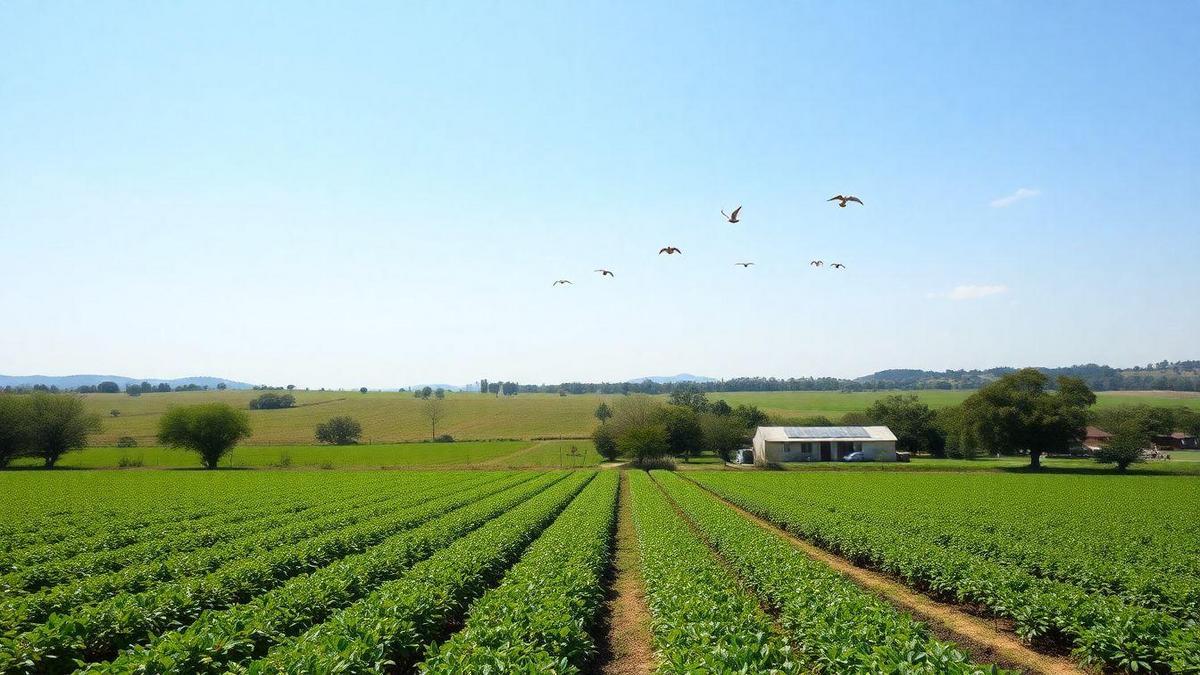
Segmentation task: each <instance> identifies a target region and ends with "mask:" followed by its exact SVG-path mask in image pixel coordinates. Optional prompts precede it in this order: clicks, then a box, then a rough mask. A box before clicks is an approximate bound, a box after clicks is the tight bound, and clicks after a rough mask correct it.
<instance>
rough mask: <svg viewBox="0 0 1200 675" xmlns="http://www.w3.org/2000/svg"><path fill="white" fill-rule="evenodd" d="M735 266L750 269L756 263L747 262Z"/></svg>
mask: <svg viewBox="0 0 1200 675" xmlns="http://www.w3.org/2000/svg"><path fill="white" fill-rule="evenodd" d="M733 264H734V265H741V266H742V267H749V266H751V265H753V264H754V263H752V262H746V263H733Z"/></svg>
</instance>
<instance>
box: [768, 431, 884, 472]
mask: <svg viewBox="0 0 1200 675" xmlns="http://www.w3.org/2000/svg"><path fill="white" fill-rule="evenodd" d="M852 452H862V453H863V455H864V456H865V459H867V460H870V461H875V462H894V461H896V435H895V434H893V433H892V430H891V429H889V428H887V427H759V428H758V431H756V432H755V433H754V464H755V465H757V466H765V465H767V464H780V463H783V462H836V461H840V460H842V459H844V458H845V457H846V456H847V455H849V454H850V453H852Z"/></svg>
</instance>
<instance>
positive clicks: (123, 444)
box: [117, 436, 138, 448]
mask: <svg viewBox="0 0 1200 675" xmlns="http://www.w3.org/2000/svg"><path fill="white" fill-rule="evenodd" d="M137 446H138V442H137V439H136V438H134V437H133V436H122V437H120V438H118V439H117V447H118V448H136V447H137Z"/></svg>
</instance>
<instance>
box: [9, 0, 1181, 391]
mask: <svg viewBox="0 0 1200 675" xmlns="http://www.w3.org/2000/svg"><path fill="white" fill-rule="evenodd" d="M1197 44H1200V4H1198V3H1195V2H1161V3H1118V2H1107V1H1101V2H1062V3H1042V2H1032V1H1031V2H1016V1H1006V2H972V3H960V2H951V1H947V2H922V3H838V4H837V5H836V6H833V5H829V4H828V3H817V2H804V3H790V2H755V3H725V2H712V3H705V2H662V3H642V2H607V1H606V2H582V1H581V2H569V3H566V2H564V3H544V2H494V3H483V2H452V3H393V2H378V3H369V2H351V3H334V2H314V3H290V2H256V3H242V2H209V1H206V2H178V3H145V2H136V3H135V2H129V3H124V2H103V3H100V2H59V3H44V2H35V1H25V2H8V3H3V4H0V275H2V277H0V278H2V279H3V282H2V283H0V373H5V374H18V375H27V374H34V373H37V374H45V375H65V374H72V373H104V374H120V375H128V376H132V377H162V378H167V377H181V376H191V375H213V376H222V377H228V378H232V379H236V380H242V381H248V382H253V383H270V384H277V385H278V384H284V383H294V384H296V385H297V386H312V387H319V386H326V387H358V386H368V387H372V388H376V387H378V388H385V387H397V386H404V385H408V384H412V383H421V382H446V383H453V384H457V383H467V382H471V381H475V380H478V379H480V378H488V379H491V380H514V381H520V382H527V383H555V382H560V381H574V380H580V381H600V380H607V381H615V380H624V379H628V378H632V377H639V376H645V375H660V374H672V373H677V372H684V371H686V372H691V373H698V374H703V375H708V376H714V377H733V376H748V375H762V376H778V377H788V376H806V375H812V376H840V377H856V376H860V375H865V374H868V373H871V372H873V371H875V370H879V369H884V368H928V369H936V370H941V369H946V368H986V367H992V366H997V365H1010V366H1023V365H1047V366H1053V365H1068V364H1073V363H1086V362H1097V363H1106V364H1110V365H1117V366H1121V365H1125V366H1132V365H1134V364H1145V363H1148V362H1151V361H1158V360H1160V359H1171V360H1176V359H1196V358H1200V273H1198V272H1200V269H1198V263H1197V261H1198V257H1197V255H1198V254H1197V251H1200V189H1198V188H1200V179H1198V176H1200V79H1197V77H1196V73H1197V72H1200V49H1197V48H1196V45H1197ZM838 193H846V194H853V195H857V196H859V197H860V198H862V200H863V202H864V204H863V205H862V206H859V205H857V204H853V203H851V204H850V205H849V206H848V207H847V208H844V209H842V208H838V207H837V206H835V205H834V204H831V203H829V202H827V201H826V199H828V198H829V197H830V196H832V195H834V194H838ZM738 205H741V206H743V209H742V212H741V222H739V223H737V224H730V223H727V222H725V221H724V219H723V218H722V217H721V214H720V210H721V209H725V210H726V212H728V210H729V209H731V208H733V207H736V206H738ZM668 245H671V246H676V247H679V248H680V249H682V251H683V253H682V254H681V255H673V256H666V255H659V254H658V250H659V249H660V248H662V247H664V246H668ZM813 259H821V260H824V261H826V263H827V265H826V266H824V267H821V268H815V267H812V266H810V265H809V261H810V260H813ZM739 261H753V262H754V263H755V265H754V266H752V267H749V268H742V267H737V266H735V265H734V263H735V262H739ZM832 262H840V263H843V264H845V265H846V268H845V269H839V270H835V269H833V268H831V267H829V266H828V263H832ZM596 268H607V269H610V270H612V271H613V272H614V274H615V276H614V277H611V278H610V277H603V278H602V277H601V276H600V275H598V274H596V273H594V272H593V271H592V270H593V269H596ZM557 279H569V280H571V281H572V282H573V284H572V285H568V286H557V287H552V286H551V283H552V282H553V281H555V280H557Z"/></svg>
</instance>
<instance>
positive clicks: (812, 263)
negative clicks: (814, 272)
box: [808, 260, 825, 267]
mask: <svg viewBox="0 0 1200 675" xmlns="http://www.w3.org/2000/svg"><path fill="white" fill-rule="evenodd" d="M808 264H809V265H812V266H813V267H820V266H821V265H824V264H825V263H824V262H822V261H820V260H814V261H812V262H810V263H808Z"/></svg>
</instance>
